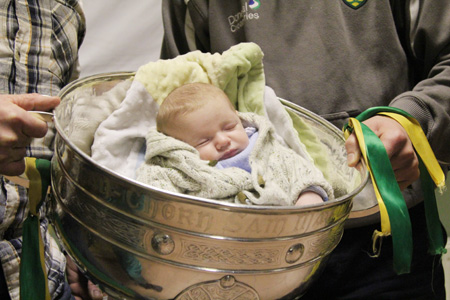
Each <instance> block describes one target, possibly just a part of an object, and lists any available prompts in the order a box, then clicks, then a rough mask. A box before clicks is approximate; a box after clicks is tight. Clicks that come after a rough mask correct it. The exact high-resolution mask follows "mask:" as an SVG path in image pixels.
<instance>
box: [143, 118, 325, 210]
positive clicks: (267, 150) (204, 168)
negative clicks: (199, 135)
mask: <svg viewBox="0 0 450 300" xmlns="http://www.w3.org/2000/svg"><path fill="white" fill-rule="evenodd" d="M240 117H241V119H242V120H243V124H244V126H245V127H247V126H252V127H256V128H258V132H259V135H258V139H257V141H256V143H255V146H254V149H253V151H252V153H251V155H250V157H249V162H250V166H251V168H252V173H251V174H250V173H248V172H246V171H244V170H242V169H239V168H235V167H233V168H226V169H217V168H215V167H212V166H210V165H209V164H208V163H209V162H208V161H204V160H201V159H200V157H199V154H198V151H197V150H196V149H195V148H194V147H191V146H190V145H188V144H186V143H184V142H182V141H179V140H176V139H174V138H172V137H169V136H166V135H164V134H162V133H159V132H157V131H156V129H155V128H154V127H153V128H152V129H151V130H150V131H149V132H148V134H147V137H146V143H147V149H146V154H145V163H144V164H142V165H141V166H140V167H139V169H138V170H137V180H138V181H141V182H143V183H146V184H149V185H151V186H154V187H157V188H161V189H164V190H169V191H173V192H178V193H183V194H188V195H193V196H198V197H203V198H209V199H216V200H226V201H230V202H236V203H242V195H245V198H246V200H245V201H246V203H247V204H258V205H282V206H289V205H293V204H294V203H295V202H296V200H297V198H298V196H299V195H300V192H301V191H303V190H304V189H305V188H307V187H309V186H312V185H316V186H321V187H322V188H323V189H324V190H325V191H326V192H327V194H328V196H329V199H333V189H332V187H331V185H330V184H329V183H328V182H327V181H326V180H325V178H324V176H323V174H322V173H321V172H320V171H319V169H318V168H317V167H315V166H314V164H313V163H312V162H311V161H310V160H308V159H305V158H303V157H302V156H300V155H299V154H297V153H296V152H295V151H293V150H292V149H289V148H287V147H285V146H284V145H282V144H281V143H279V142H278V140H277V139H276V138H275V132H274V129H273V127H272V125H271V123H270V122H269V121H268V120H267V118H266V117H262V116H258V115H256V114H253V113H240ZM261 178H262V179H263V183H262V182H261Z"/></svg>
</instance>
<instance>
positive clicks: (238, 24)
mask: <svg viewBox="0 0 450 300" xmlns="http://www.w3.org/2000/svg"><path fill="white" fill-rule="evenodd" d="M260 6H261V2H260V0H250V1H248V2H245V4H244V5H242V8H241V10H240V11H239V12H238V13H236V14H234V15H231V16H228V24H230V30H231V32H236V31H238V30H239V29H240V28H242V27H243V26H244V24H245V22H247V21H251V20H257V19H259V14H258V13H257V12H255V10H257V9H258V8H259V7H260Z"/></svg>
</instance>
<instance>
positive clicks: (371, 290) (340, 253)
mask: <svg viewBox="0 0 450 300" xmlns="http://www.w3.org/2000/svg"><path fill="white" fill-rule="evenodd" d="M409 214H410V217H411V223H412V231H413V245H414V248H413V258H412V264H411V272H410V273H409V274H402V275H397V274H396V273H395V272H394V271H393V252H392V240H391V238H385V239H384V240H383V245H382V249H381V255H380V257H378V258H372V257H370V256H369V253H371V247H372V240H371V238H372V233H373V231H374V230H375V229H379V228H380V225H379V224H375V225H373V226H372V225H371V226H365V227H361V228H355V229H348V230H347V229H346V230H345V231H344V235H343V237H342V240H341V242H340V243H339V245H338V246H337V247H336V249H335V250H334V251H333V252H332V254H331V255H330V258H329V260H328V263H327V265H326V267H325V268H324V271H323V273H322V275H321V276H320V277H319V278H318V280H317V281H316V282H315V283H314V284H313V285H312V286H311V288H310V289H308V291H307V293H306V294H305V295H304V296H303V297H302V298H301V300H305V299H306V300H313V299H314V300H315V299H317V300H319V299H320V300H322V299H326V300H328V299H340V300H341V299H346V300H350V299H358V300H359V299H364V300H367V299H376V300H383V299H395V300H399V299H408V300H411V299H426V300H429V299H440V300H445V280H444V269H443V266H442V260H441V256H440V255H437V256H433V255H430V254H428V253H427V251H428V234H427V228H426V221H425V209H424V205H423V203H422V204H419V205H417V206H415V207H414V208H412V209H410V210H409ZM445 238H446V237H445ZM445 241H446V239H445Z"/></svg>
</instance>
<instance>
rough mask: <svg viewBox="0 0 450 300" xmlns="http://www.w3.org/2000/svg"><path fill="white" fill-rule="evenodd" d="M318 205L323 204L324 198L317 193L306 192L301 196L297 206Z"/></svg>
mask: <svg viewBox="0 0 450 300" xmlns="http://www.w3.org/2000/svg"><path fill="white" fill-rule="evenodd" d="M318 203H323V199H322V197H321V196H320V195H319V194H317V193H315V192H311V191H306V192H303V193H301V194H300V197H298V199H297V202H296V203H295V206H304V205H311V204H318Z"/></svg>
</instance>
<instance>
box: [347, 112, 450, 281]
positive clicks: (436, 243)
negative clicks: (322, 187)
mask: <svg viewBox="0 0 450 300" xmlns="http://www.w3.org/2000/svg"><path fill="white" fill-rule="evenodd" d="M386 112H390V113H395V114H400V115H402V116H405V117H407V118H413V117H412V116H411V115H410V114H408V113H407V112H405V111H403V110H401V109H398V108H394V107H384V106H382V107H373V108H370V109H367V110H366V111H364V112H362V113H361V114H359V115H358V116H357V117H356V118H355V119H357V120H358V121H360V122H362V121H364V120H367V119H369V118H370V117H372V116H374V115H376V114H379V113H386ZM361 127H362V128H363V135H364V140H365V142H366V148H367V150H366V152H367V156H368V160H369V164H370V166H369V167H370V168H371V169H372V171H373V179H374V180H375V181H376V184H377V186H378V187H379V192H380V194H381V196H382V198H383V203H384V204H385V206H386V210H387V212H388V215H389V222H390V223H391V229H392V240H393V251H394V270H395V271H396V272H397V273H398V274H402V273H408V272H409V270H410V265H411V259H412V231H411V221H410V218H409V214H408V209H407V207H406V203H405V201H404V199H403V195H402V194H401V191H400V189H399V187H398V184H397V181H396V179H395V175H394V172H393V170H392V167H391V165H390V161H389V157H388V156H387V153H386V151H385V148H384V146H383V144H382V142H381V140H380V139H379V138H378V137H377V136H376V135H375V134H374V133H373V132H372V131H371V130H370V129H369V128H368V127H367V126H365V125H364V124H362V123H361ZM346 130H349V131H350V132H351V131H352V128H351V127H350V125H349V124H346V125H345V126H344V131H346ZM369 156H370V158H369ZM417 157H418V159H419V169H420V181H421V186H422V191H423V194H424V205H425V215H426V223H427V231H428V237H429V253H430V254H434V255H435V254H443V253H446V249H445V240H444V233H443V228H442V225H441V222H440V219H439V213H438V208H437V204H436V196H435V191H434V190H435V187H436V184H435V182H434V181H433V180H432V178H431V176H430V173H429V171H428V169H427V168H426V167H425V165H424V163H423V160H422V159H424V158H421V157H420V156H419V155H417Z"/></svg>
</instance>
